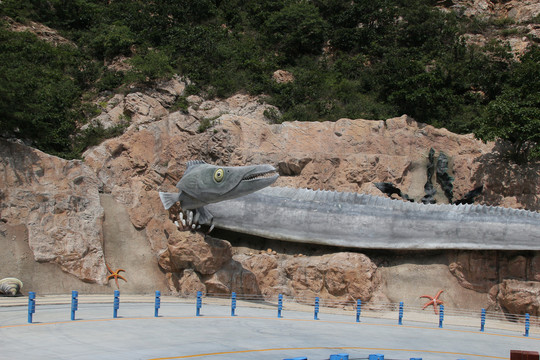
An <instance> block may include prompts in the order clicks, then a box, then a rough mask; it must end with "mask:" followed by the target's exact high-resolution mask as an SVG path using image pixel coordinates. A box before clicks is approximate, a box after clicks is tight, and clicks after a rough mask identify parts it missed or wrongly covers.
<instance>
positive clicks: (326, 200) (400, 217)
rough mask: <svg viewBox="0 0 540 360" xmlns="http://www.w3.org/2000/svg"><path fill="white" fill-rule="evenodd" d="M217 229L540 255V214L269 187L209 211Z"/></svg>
mask: <svg viewBox="0 0 540 360" xmlns="http://www.w3.org/2000/svg"><path fill="white" fill-rule="evenodd" d="M207 208H208V210H209V211H210V212H211V213H212V214H213V216H214V218H213V223H214V224H215V226H216V227H219V228H223V229H227V230H232V231H236V232H241V233H246V234H252V235H256V236H262V237H266V238H270V239H276V240H284V241H293V242H303V243H310V244H321V245H330V246H340V247H349V248H362V249H417V250H421V249H425V250H428V249H470V250H540V213H538V212H531V211H526V210H516V209H507V208H502V207H490V206H484V205H447V204H441V205H430V204H417V203H410V202H404V201H401V200H392V199H389V198H384V197H378V196H371V195H366V194H356V193H346V192H331V191H313V190H308V189H292V188H280V187H269V188H265V189H262V190H259V191H257V192H255V193H252V194H249V195H246V196H243V197H239V198H236V199H232V200H227V201H222V202H219V203H215V204H210V205H208V206H207Z"/></svg>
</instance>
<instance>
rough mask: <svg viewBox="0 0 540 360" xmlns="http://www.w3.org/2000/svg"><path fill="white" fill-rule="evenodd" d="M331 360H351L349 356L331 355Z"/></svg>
mask: <svg viewBox="0 0 540 360" xmlns="http://www.w3.org/2000/svg"><path fill="white" fill-rule="evenodd" d="M330 360H349V354H334V355H330Z"/></svg>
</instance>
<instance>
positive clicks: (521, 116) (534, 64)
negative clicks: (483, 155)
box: [475, 46, 540, 163]
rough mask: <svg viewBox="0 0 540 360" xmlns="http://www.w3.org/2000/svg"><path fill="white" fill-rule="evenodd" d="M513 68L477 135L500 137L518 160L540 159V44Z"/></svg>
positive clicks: (482, 120) (522, 161)
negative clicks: (507, 143)
mask: <svg viewBox="0 0 540 360" xmlns="http://www.w3.org/2000/svg"><path fill="white" fill-rule="evenodd" d="M520 60H521V61H520V62H516V63H515V64H514V66H513V67H512V68H511V70H510V76H509V80H508V82H507V83H506V84H505V86H504V88H503V91H502V93H501V95H499V96H497V97H496V98H495V100H493V101H491V102H490V103H489V104H488V106H487V110H486V112H485V115H484V116H483V117H482V118H481V119H480V120H479V126H478V129H477V131H475V135H476V136H477V137H479V138H480V139H482V140H483V141H491V140H496V139H501V140H505V141H508V142H509V143H510V144H511V145H512V147H511V153H510V154H509V155H510V157H511V158H512V159H513V160H514V161H516V162H517V163H524V162H527V161H530V160H534V159H540V47H538V46H535V47H533V48H532V49H531V50H530V51H529V52H527V53H526V54H524V55H523V56H522V57H521V59H520Z"/></svg>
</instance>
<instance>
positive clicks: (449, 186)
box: [437, 151, 454, 204]
mask: <svg viewBox="0 0 540 360" xmlns="http://www.w3.org/2000/svg"><path fill="white" fill-rule="evenodd" d="M437 182H438V183H439V184H440V185H441V188H442V189H443V190H444V195H446V198H447V199H448V202H449V203H450V204H452V201H453V199H452V198H453V197H454V184H453V182H454V178H453V177H451V176H450V175H449V174H448V157H447V156H446V154H445V153H443V152H442V151H441V152H440V153H439V158H438V159H437Z"/></svg>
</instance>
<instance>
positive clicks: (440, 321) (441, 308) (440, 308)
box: [439, 305, 444, 328]
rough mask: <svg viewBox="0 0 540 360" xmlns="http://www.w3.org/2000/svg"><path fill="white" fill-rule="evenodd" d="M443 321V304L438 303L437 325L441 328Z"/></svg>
mask: <svg viewBox="0 0 540 360" xmlns="http://www.w3.org/2000/svg"><path fill="white" fill-rule="evenodd" d="M443 321H444V305H440V307H439V327H440V328H442V325H443Z"/></svg>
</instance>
